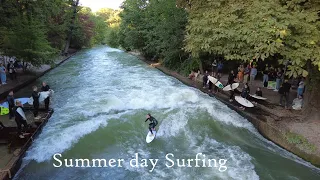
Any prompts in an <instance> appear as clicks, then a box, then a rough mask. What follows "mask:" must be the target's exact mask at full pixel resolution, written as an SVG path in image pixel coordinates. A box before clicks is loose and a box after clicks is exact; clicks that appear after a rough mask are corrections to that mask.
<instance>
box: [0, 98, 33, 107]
mask: <svg viewBox="0 0 320 180" xmlns="http://www.w3.org/2000/svg"><path fill="white" fill-rule="evenodd" d="M17 100H19V101H20V102H21V104H26V103H28V101H29V98H16V99H14V103H16V101H17ZM0 106H2V107H5V108H9V104H8V102H3V103H1V104H0Z"/></svg>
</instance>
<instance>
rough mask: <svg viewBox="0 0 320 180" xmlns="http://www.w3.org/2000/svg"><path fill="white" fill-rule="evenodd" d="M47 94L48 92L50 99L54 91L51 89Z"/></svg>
mask: <svg viewBox="0 0 320 180" xmlns="http://www.w3.org/2000/svg"><path fill="white" fill-rule="evenodd" d="M49 92H50V94H49V96H50V97H52V96H53V94H54V91H53V90H52V89H49Z"/></svg>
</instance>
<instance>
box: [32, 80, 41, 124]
mask: <svg viewBox="0 0 320 180" xmlns="http://www.w3.org/2000/svg"><path fill="white" fill-rule="evenodd" d="M32 89H33V92H32V98H33V108H34V110H33V115H34V119H40V117H39V116H38V113H39V97H40V93H39V92H38V88H37V86H33V87H32Z"/></svg>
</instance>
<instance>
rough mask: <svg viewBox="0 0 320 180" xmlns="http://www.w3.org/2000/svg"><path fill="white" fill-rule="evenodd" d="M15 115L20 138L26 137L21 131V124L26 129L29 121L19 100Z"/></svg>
mask: <svg viewBox="0 0 320 180" xmlns="http://www.w3.org/2000/svg"><path fill="white" fill-rule="evenodd" d="M14 116H15V121H16V123H17V127H18V135H19V137H20V138H24V136H23V134H22V132H21V125H23V127H24V129H26V128H28V123H27V119H26V116H25V114H24V109H23V107H22V104H21V102H20V101H19V100H17V101H16V107H15V110H14Z"/></svg>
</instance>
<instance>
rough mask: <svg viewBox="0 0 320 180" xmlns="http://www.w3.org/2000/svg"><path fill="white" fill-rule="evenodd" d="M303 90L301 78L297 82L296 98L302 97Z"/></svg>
mask: <svg viewBox="0 0 320 180" xmlns="http://www.w3.org/2000/svg"><path fill="white" fill-rule="evenodd" d="M304 88H305V86H304V78H302V79H301V80H300V82H299V86H298V93H297V98H299V96H303V92H304Z"/></svg>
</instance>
